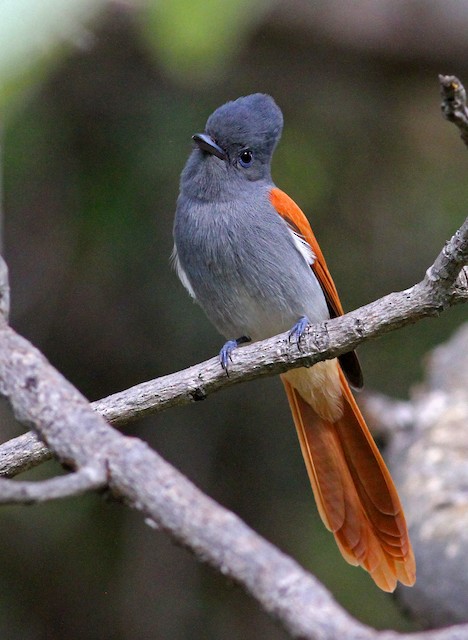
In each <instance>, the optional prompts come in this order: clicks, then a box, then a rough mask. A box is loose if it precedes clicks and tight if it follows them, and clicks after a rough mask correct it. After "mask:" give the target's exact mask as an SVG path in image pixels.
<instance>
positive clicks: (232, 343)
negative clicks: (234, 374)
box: [219, 336, 251, 375]
mask: <svg viewBox="0 0 468 640" xmlns="http://www.w3.org/2000/svg"><path fill="white" fill-rule="evenodd" d="M250 340H251V338H249V337H248V336H241V337H240V338H237V340H228V341H227V342H225V343H224V345H223V348H222V349H221V351H220V352H219V361H220V363H221V366H222V367H223V369H224V371H225V372H226V375H229V360H231V362H232V357H231V354H232V352H233V351H234V349H237V347H238V346H239V345H240V344H245V343H246V342H250Z"/></svg>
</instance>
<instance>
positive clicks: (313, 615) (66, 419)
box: [0, 326, 468, 640]
mask: <svg viewBox="0 0 468 640" xmlns="http://www.w3.org/2000/svg"><path fill="white" fill-rule="evenodd" d="M0 388H1V392H2V394H3V395H5V396H7V397H8V398H9V399H10V402H11V404H12V406H13V409H14V411H15V413H16V415H17V417H18V418H19V419H20V420H21V421H22V422H24V423H26V424H35V427H36V429H37V431H38V432H39V434H40V435H41V437H42V438H44V440H45V441H46V442H47V443H48V444H49V446H50V447H51V448H52V449H53V450H54V452H55V453H56V455H57V456H58V458H59V459H60V460H61V461H62V462H65V463H66V464H68V465H70V466H73V467H77V468H81V469H83V468H86V467H89V466H91V467H92V468H93V470H95V472H96V473H97V481H96V482H97V486H102V484H101V482H102V475H101V474H102V473H104V472H107V477H108V484H109V487H110V489H111V490H112V491H113V493H114V495H115V496H116V497H118V498H120V499H123V500H124V501H125V502H126V503H127V504H128V505H129V506H131V507H133V508H135V509H138V510H139V511H141V512H142V513H143V514H144V515H145V517H146V521H147V522H148V523H149V524H153V526H155V527H156V528H161V529H163V530H165V531H167V532H168V533H169V535H170V536H171V537H172V538H173V539H174V540H176V541H177V542H178V543H179V544H182V545H184V546H186V547H188V548H190V549H191V550H192V552H193V553H194V554H195V555H196V556H197V557H198V558H200V559H201V560H203V561H204V562H207V563H209V564H211V565H212V566H213V567H215V568H217V569H218V570H219V571H221V572H222V573H223V574H224V575H226V576H228V577H230V578H231V579H233V580H234V581H236V582H238V583H239V584H240V585H242V586H243V587H244V589H246V590H247V591H248V592H249V593H250V594H251V595H252V596H253V597H254V598H256V599H257V601H258V602H259V603H260V604H261V606H262V607H263V608H264V609H265V610H266V611H267V612H268V613H269V614H270V615H272V616H273V617H274V618H276V619H277V620H278V621H279V622H280V623H281V624H282V625H283V627H284V628H285V629H286V630H287V631H288V633H289V634H290V635H291V637H293V638H302V639H313V640H315V639H319V638H320V640H336V638H347V639H348V640H354V639H356V640H357V639H359V640H367V639H369V640H370V639H372V638H381V639H382V640H390V639H393V640H395V638H410V637H411V636H399V635H398V634H394V633H390V632H376V631H373V630H371V629H370V628H368V627H366V626H364V625H362V624H360V623H359V622H357V621H355V620H353V619H352V618H351V617H350V616H349V615H348V614H347V613H346V612H345V611H344V610H343V609H342V608H341V607H340V606H339V605H338V604H337V603H336V602H335V601H334V600H333V598H332V597H331V596H330V594H329V593H328V592H327V591H326V590H325V589H324V587H323V586H321V585H320V583H319V582H318V581H317V580H316V579H315V578H314V577H313V576H311V575H309V574H308V573H307V572H305V571H304V570H303V569H302V568H301V567H300V566H299V565H298V564H297V563H296V562H294V561H293V560H292V559H291V558H289V557H287V556H286V555H284V554H283V553H281V552H280V551H279V550H278V549H276V548H275V547H274V546H272V545H271V544H270V543H268V542H267V541H265V540H264V539H263V538H261V537H260V536H259V535H257V534H256V533H255V532H254V531H252V530H251V529H250V528H249V527H247V526H246V525H245V524H244V523H243V522H242V521H241V520H240V519H239V518H238V517H237V516H235V515H234V514H233V513H231V512H229V511H228V510H226V509H224V508H222V507H220V506H219V505H217V504H216V503H215V502H214V501H213V500H211V499H210V498H208V497H207V496H205V495H204V494H203V493H202V492H201V491H199V490H198V489H197V488H196V487H195V486H194V485H193V484H192V483H191V482H190V481H189V480H187V479H186V478H184V477H183V476H182V475H181V474H180V473H179V472H178V471H176V470H175V469H174V468H173V467H171V465H169V464H168V463H167V462H165V461H164V460H163V459H162V458H161V457H160V456H159V455H158V454H157V453H156V452H154V451H152V450H151V449H150V448H149V447H148V446H147V445H146V444H144V443H143V442H141V441H139V440H137V439H136V438H129V437H125V436H123V435H121V434H119V433H118V432H117V431H115V430H114V429H113V428H112V427H111V426H109V425H107V424H106V423H105V421H104V420H103V418H102V417H101V416H99V415H98V414H97V413H96V412H95V411H93V410H92V409H91V407H90V406H89V404H88V402H87V401H86V399H85V398H83V396H81V394H80V393H79V392H78V391H77V390H76V389H74V388H73V387H72V386H71V385H70V383H69V382H67V381H66V380H65V379H64V378H63V377H62V376H61V375H60V374H59V373H58V372H57V371H56V370H55V369H53V367H52V366H51V365H50V364H49V363H48V362H47V361H46V359H45V358H44V356H42V354H40V353H39V352H38V351H37V349H35V348H34V347H33V346H32V345H30V344H29V343H28V342H27V341H26V340H24V339H23V338H21V337H20V336H18V335H17V334H15V332H14V331H13V330H12V329H10V328H8V327H6V326H3V327H0ZM462 633H464V634H467V633H468V627H458V628H456V627H453V628H451V629H449V630H443V631H438V632H431V633H428V634H420V636H418V637H419V638H421V639H424V640H428V639H430V640H452V639H456V638H462V637H463V636H462ZM465 637H466V635H465Z"/></svg>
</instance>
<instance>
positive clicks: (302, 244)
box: [288, 225, 316, 267]
mask: <svg viewBox="0 0 468 640" xmlns="http://www.w3.org/2000/svg"><path fill="white" fill-rule="evenodd" d="M288 231H289V233H290V234H291V236H292V239H293V241H294V244H295V245H296V249H297V250H298V251H299V253H300V254H301V256H302V257H303V258H304V260H305V261H306V262H307V264H308V265H309V267H311V266H312V265H313V264H314V262H315V260H316V255H315V253H314V252H313V251H312V247H311V246H310V244H309V243H308V242H307V240H306V239H305V238H304V236H301V234H300V233H297V232H296V231H294V229H291V227H290V226H289V225H288Z"/></svg>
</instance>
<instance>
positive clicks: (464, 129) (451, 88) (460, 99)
mask: <svg viewBox="0 0 468 640" xmlns="http://www.w3.org/2000/svg"><path fill="white" fill-rule="evenodd" d="M439 84H440V93H441V96H442V104H441V109H442V113H443V114H444V116H445V117H446V118H447V120H449V121H450V122H453V123H454V124H455V125H456V126H457V127H458V128H459V129H460V131H461V139H462V140H463V142H464V143H465V144H466V145H467V146H468V109H467V107H466V91H465V87H464V86H463V85H462V83H461V82H460V80H459V79H458V78H457V77H456V76H443V75H439Z"/></svg>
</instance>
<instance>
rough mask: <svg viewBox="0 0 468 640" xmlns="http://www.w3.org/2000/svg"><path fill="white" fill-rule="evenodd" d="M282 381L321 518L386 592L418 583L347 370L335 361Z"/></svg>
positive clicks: (346, 553) (394, 499)
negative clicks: (344, 371) (403, 585)
mask: <svg viewBox="0 0 468 640" xmlns="http://www.w3.org/2000/svg"><path fill="white" fill-rule="evenodd" d="M281 378H282V380H283V384H284V386H285V389H286V393H287V396H288V400H289V404H290V407H291V411H292V414H293V418H294V423H295V425H296V429H297V433H298V436H299V442H300V445H301V450H302V454H303V456H304V461H305V464H306V467H307V471H308V474H309V478H310V482H311V485H312V489H313V492H314V495H315V499H316V502H317V507H318V510H319V513H320V516H321V518H322V520H323V522H324V524H325V526H326V527H327V528H328V529H329V530H330V531H332V532H333V534H334V536H335V540H336V542H337V544H338V547H339V549H340V551H341V553H342V555H343V557H344V558H345V560H347V561H348V562H349V563H350V564H353V565H361V566H362V567H363V568H364V569H366V570H367V571H368V572H369V573H370V575H371V576H372V578H373V579H374V581H375V582H376V584H377V585H378V586H379V587H380V588H381V589H383V590H384V591H393V590H394V589H395V587H396V584H397V581H398V580H399V581H400V582H402V583H403V584H406V585H408V586H410V585H412V584H414V582H415V579H416V578H415V576H416V568H415V561H414V555H413V551H412V548H411V543H410V540H409V536H408V531H407V528H406V522H405V517H404V514H403V509H402V506H401V503H400V499H399V497H398V494H397V491H396V489H395V486H394V484H393V481H392V478H391V476H390V473H389V471H388V469H387V467H386V466H385V463H384V461H383V459H382V456H381V455H380V453H379V450H378V448H377V446H376V444H375V443H374V440H373V439H372V436H371V434H370V432H369V429H368V427H367V425H366V423H365V421H364V418H363V417H362V414H361V412H360V410H359V408H358V406H357V404H356V401H355V399H354V396H353V394H352V393H351V390H350V388H349V386H348V383H347V381H346V378H345V376H344V374H343V372H342V370H341V367H340V365H339V364H338V362H337V361H336V360H331V361H328V362H326V363H320V365H315V366H314V367H311V368H310V369H295V370H292V371H289V372H287V373H286V374H283V375H282V376H281ZM325 379H326V380H327V384H326V385H324V380H325ZM325 386H326V387H327V390H326V392H325V390H324V387H325ZM330 389H331V391H330Z"/></svg>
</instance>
